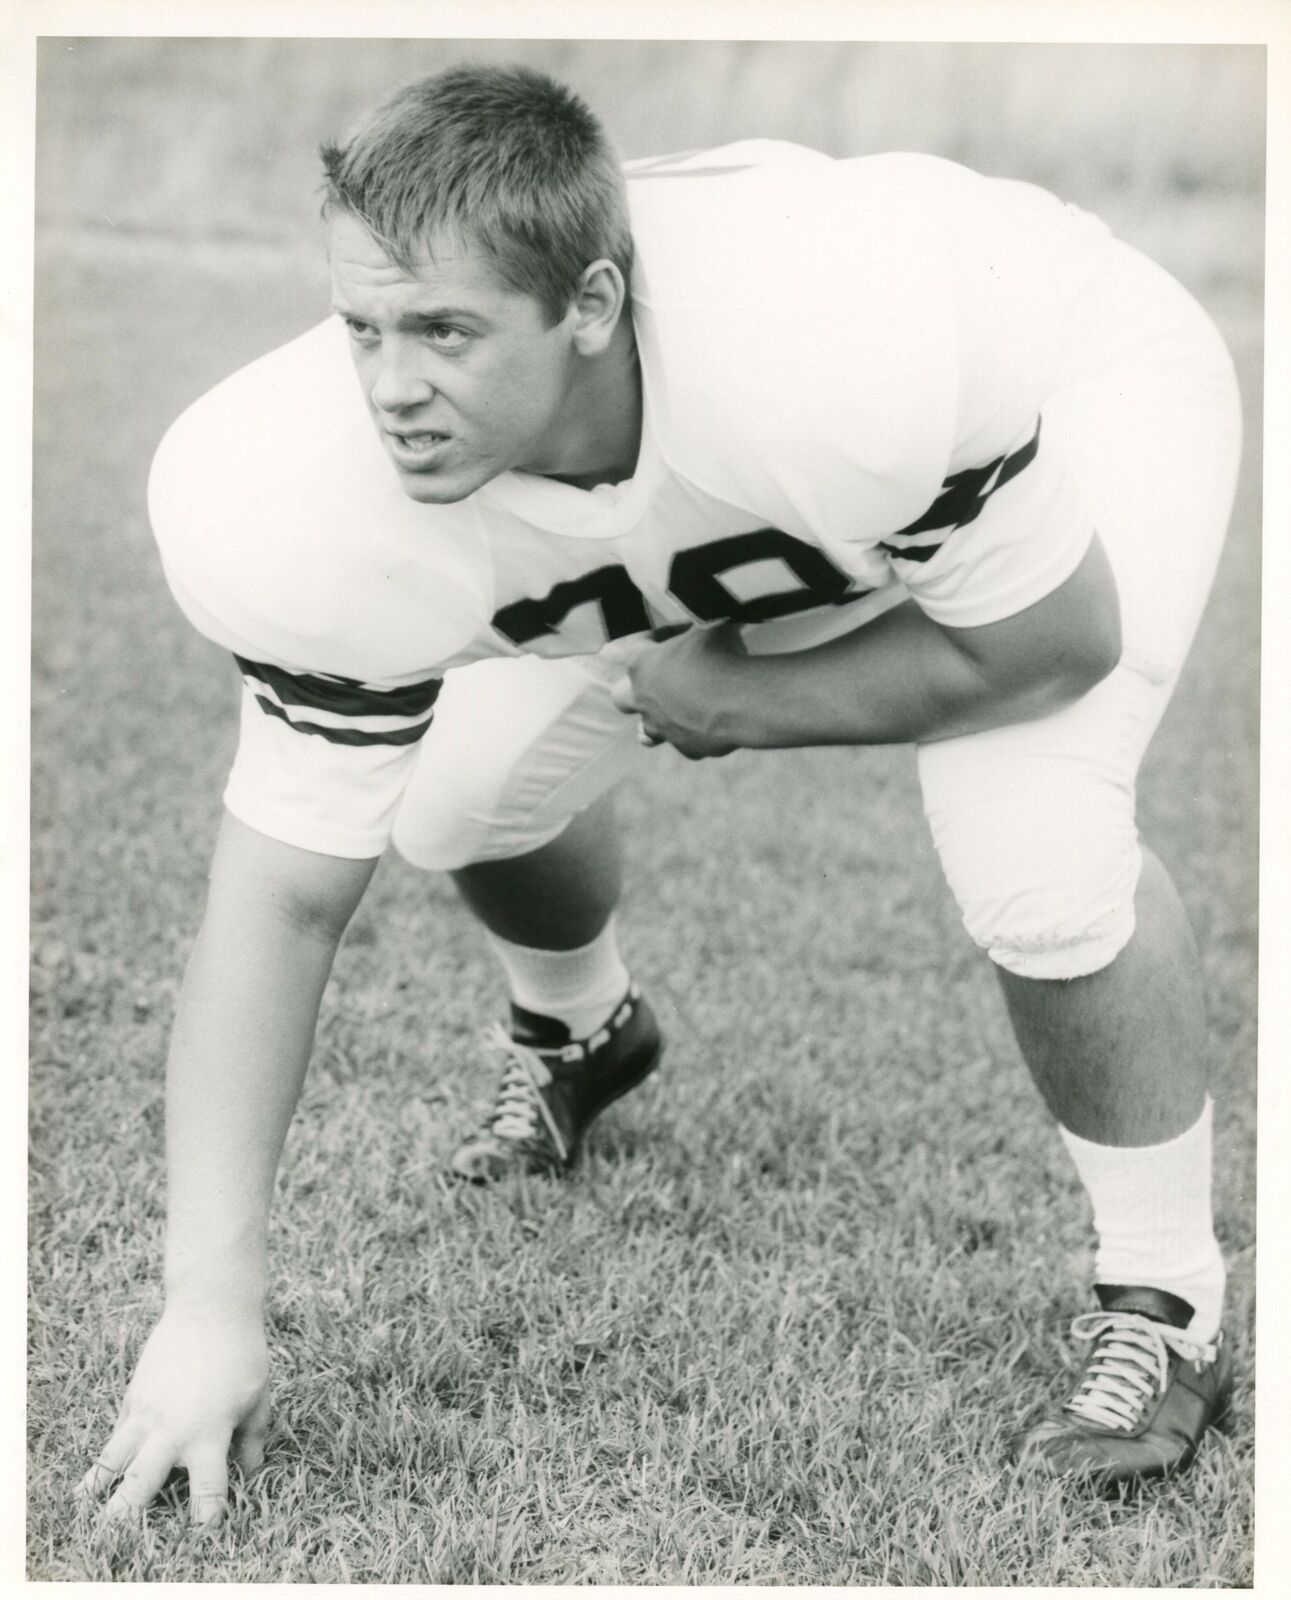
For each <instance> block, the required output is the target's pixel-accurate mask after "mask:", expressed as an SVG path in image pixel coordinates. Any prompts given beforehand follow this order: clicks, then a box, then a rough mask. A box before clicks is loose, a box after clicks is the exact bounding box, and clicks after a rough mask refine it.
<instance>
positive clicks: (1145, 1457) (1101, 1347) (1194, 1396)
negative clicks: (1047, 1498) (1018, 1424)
mask: <svg viewBox="0 0 1291 1600" xmlns="http://www.w3.org/2000/svg"><path fill="white" fill-rule="evenodd" d="M1094 1292H1095V1293H1096V1294H1097V1296H1098V1302H1099V1305H1100V1306H1101V1307H1102V1309H1101V1310H1099V1311H1089V1312H1086V1313H1085V1314H1084V1315H1082V1316H1079V1317H1077V1318H1076V1319H1075V1320H1074V1321H1073V1323H1072V1325H1071V1331H1072V1333H1073V1334H1074V1335H1075V1337H1076V1338H1077V1339H1084V1340H1088V1341H1090V1343H1091V1346H1092V1348H1091V1349H1090V1352H1089V1355H1088V1357H1087V1358H1086V1361H1085V1371H1084V1374H1083V1376H1082V1378H1081V1381H1080V1386H1079V1388H1077V1390H1076V1392H1075V1394H1074V1395H1072V1397H1071V1399H1070V1400H1068V1401H1067V1402H1066V1404H1065V1405H1064V1406H1063V1407H1062V1410H1061V1411H1060V1412H1059V1413H1058V1415H1057V1416H1054V1417H1050V1418H1047V1419H1046V1420H1045V1421H1044V1422H1041V1423H1039V1424H1038V1425H1037V1426H1036V1427H1034V1428H1032V1429H1031V1430H1030V1431H1029V1432H1028V1433H1026V1434H1024V1435H1023V1436H1022V1437H1021V1438H1020V1439H1018V1440H1016V1441H1015V1442H1014V1445H1013V1456H1014V1459H1015V1460H1016V1461H1017V1462H1018V1463H1019V1464H1020V1465H1022V1466H1043V1467H1047V1468H1048V1469H1049V1470H1050V1471H1052V1472H1055V1473H1059V1474H1062V1475H1069V1476H1073V1477H1074V1476H1079V1477H1084V1478H1087V1479H1090V1480H1092V1481H1093V1482H1094V1483H1095V1484H1096V1485H1097V1486H1098V1487H1099V1488H1115V1487H1116V1486H1117V1485H1119V1484H1136V1483H1139V1482H1141V1481H1143V1480H1144V1479H1147V1478H1157V1477H1162V1476H1164V1475H1165V1474H1166V1473H1170V1472H1179V1471H1182V1470H1183V1468H1184V1467H1186V1466H1187V1465H1188V1463H1189V1462H1190V1461H1191V1460H1192V1458H1193V1456H1194V1455H1196V1453H1197V1446H1198V1445H1199V1444H1200V1443H1201V1439H1202V1435H1203V1434H1204V1433H1205V1432H1206V1429H1207V1428H1209V1427H1210V1426H1211V1424H1212V1423H1214V1422H1216V1421H1218V1420H1219V1418H1220V1417H1222V1416H1223V1414H1224V1412H1225V1411H1226V1410H1227V1409H1228V1403H1229V1399H1230V1397H1231V1395H1232V1389H1233V1370H1232V1358H1231V1356H1230V1354H1229V1351H1228V1349H1227V1347H1226V1346H1225V1344H1224V1336H1223V1334H1222V1333H1220V1334H1218V1335H1216V1337H1215V1340H1214V1342H1213V1343H1211V1344H1205V1345H1203V1344H1198V1343H1197V1342H1196V1341H1195V1340H1193V1339H1190V1338H1188V1336H1187V1334H1186V1333H1184V1332H1183V1330H1184V1329H1185V1328H1186V1327H1187V1326H1188V1324H1189V1323H1190V1322H1191V1321H1192V1307H1191V1306H1190V1305H1189V1304H1188V1302H1187V1301H1186V1300H1183V1299H1181V1298H1180V1297H1179V1296H1178V1295H1174V1294H1167V1293H1166V1292H1165V1290H1163V1289H1147V1288H1131V1287H1126V1286H1123V1285H1119V1284H1103V1283H1100V1284H1095V1286H1094Z"/></svg>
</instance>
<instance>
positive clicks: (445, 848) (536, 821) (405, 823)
mask: <svg viewBox="0 0 1291 1600" xmlns="http://www.w3.org/2000/svg"><path fill="white" fill-rule="evenodd" d="M568 821H569V818H568V816H558V817H552V816H550V815H546V816H544V815H541V814H536V813H535V812H533V811H527V812H526V811H522V810H516V809H515V808H512V807H508V806H506V805H505V804H503V803H502V799H501V795H500V793H499V792H497V791H485V792H481V790H480V787H479V786H478V785H471V784H469V783H468V784H465V785H461V786H456V785H452V784H447V785H444V786H443V787H439V788H437V789H436V790H435V792H434V794H433V795H425V794H422V795H418V796H416V797H415V799H414V802H413V803H412V804H408V803H405V804H404V805H403V806H402V807H401V808H400V811H399V814H398V816H397V817H396V818H395V824H394V829H393V831H392V833H391V836H390V842H391V843H392V844H393V845H394V847H395V849H396V850H397V851H398V852H399V854H400V855H401V856H402V857H403V858H404V860H405V861H407V862H409V863H410V864H411V865H412V866H414V867H420V868H421V870H422V871H423V872H456V871H458V870H459V869H460V868H462V867H469V866H474V865H476V864H477V863H478V862H481V861H505V860H509V859H511V858H512V857H513V856H523V855H528V854H529V853H530V852H531V851H534V850H538V849H540V848H541V847H542V846H543V845H545V844H550V842H551V841H552V840H553V839H554V838H556V836H557V835H558V834H560V833H561V832H562V831H563V830H564V828H565V826H566V825H567V823H568Z"/></svg>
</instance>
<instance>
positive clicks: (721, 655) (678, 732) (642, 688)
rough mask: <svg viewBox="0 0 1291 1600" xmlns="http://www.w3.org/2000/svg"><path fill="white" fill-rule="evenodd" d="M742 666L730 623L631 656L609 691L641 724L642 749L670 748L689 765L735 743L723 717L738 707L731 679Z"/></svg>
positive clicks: (689, 632) (742, 652)
mask: <svg viewBox="0 0 1291 1600" xmlns="http://www.w3.org/2000/svg"><path fill="white" fill-rule="evenodd" d="M746 661H747V655H746V652H745V649H744V643H743V641H742V640H741V638H740V631H739V629H738V628H737V627H736V626H735V625H734V624H733V623H720V624H719V625H718V626H716V627H708V628H688V629H687V630H686V632H685V633H681V634H678V635H677V636H676V638H673V639H667V640H665V641H664V642H663V643H662V644H649V645H645V646H644V647H643V648H641V649H640V650H638V651H637V652H636V653H635V654H634V655H633V656H632V658H631V659H630V661H629V662H628V665H627V671H626V672H625V674H624V676H623V677H622V678H620V679H619V681H618V682H617V683H616V684H615V685H614V688H613V690H612V691H611V693H612V696H613V699H614V704H615V705H616V706H617V707H618V708H619V710H620V711H622V712H624V713H625V714H627V715H629V716H635V717H637V718H639V719H640V732H641V739H642V743H644V744H670V745H671V746H672V747H673V749H674V750H679V751H680V752H681V754H682V755H683V756H685V757H686V759H687V760H688V761H703V760H704V759H705V758H706V757H709V756H728V755H730V753H731V751H732V750H738V749H739V744H738V743H737V742H736V741H735V740H733V739H731V738H730V737H729V736H728V733H727V732H726V731H725V730H724V727H723V724H724V723H726V722H728V721H729V718H728V717H727V716H726V715H725V713H726V712H727V711H728V710H729V709H730V708H732V707H733V706H734V705H735V704H738V701H737V700H736V699H735V698H734V697H733V696H732V694H731V689H732V680H733V677H734V675H737V674H739V673H740V671H741V669H742V667H743V665H744V663H745V662H746Z"/></svg>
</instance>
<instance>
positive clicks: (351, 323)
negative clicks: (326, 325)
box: [341, 317, 377, 344]
mask: <svg viewBox="0 0 1291 1600" xmlns="http://www.w3.org/2000/svg"><path fill="white" fill-rule="evenodd" d="M341 321H342V322H343V323H344V324H345V326H346V328H347V329H348V330H349V335H350V338H351V339H353V340H354V341H355V343H356V344H372V343H373V342H374V341H375V340H376V337H377V330H376V329H375V328H374V327H373V326H372V324H371V323H370V322H360V321H359V319H358V318H357V317H342V318H341Z"/></svg>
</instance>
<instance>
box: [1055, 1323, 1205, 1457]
mask: <svg viewBox="0 0 1291 1600" xmlns="http://www.w3.org/2000/svg"><path fill="white" fill-rule="evenodd" d="M1071 1331H1072V1334H1073V1336H1074V1337H1075V1338H1077V1339H1085V1340H1096V1339H1103V1343H1102V1344H1101V1345H1099V1347H1098V1348H1097V1349H1096V1350H1095V1351H1094V1352H1093V1353H1092V1355H1091V1357H1090V1362H1089V1367H1088V1369H1087V1370H1086V1372H1085V1376H1084V1379H1083V1380H1082V1382H1081V1385H1080V1388H1079V1389H1078V1390H1077V1391H1076V1393H1075V1394H1074V1395H1073V1396H1072V1397H1071V1399H1070V1400H1068V1401H1067V1403H1066V1405H1065V1406H1064V1407H1063V1409H1064V1410H1065V1411H1070V1412H1071V1413H1072V1414H1073V1415H1075V1416H1078V1417H1083V1418H1084V1419H1085V1421H1086V1422H1094V1423H1098V1424H1099V1425H1100V1426H1102V1427H1105V1428H1117V1429H1122V1430H1125V1431H1127V1432H1128V1431H1129V1430H1130V1429H1131V1428H1134V1427H1136V1426H1137V1425H1138V1422H1139V1419H1140V1417H1142V1415H1143V1411H1144V1408H1145V1407H1146V1406H1147V1405H1148V1404H1149V1402H1150V1401H1152V1400H1154V1399H1155V1398H1156V1396H1157V1395H1159V1394H1160V1393H1161V1391H1162V1390H1163V1389H1164V1388H1165V1386H1166V1383H1167V1381H1168V1379H1169V1376H1170V1352H1171V1351H1172V1350H1173V1351H1174V1353H1175V1354H1176V1355H1177V1356H1181V1357H1182V1358H1183V1359H1184V1360H1185V1361H1197V1362H1201V1361H1213V1360H1214V1359H1215V1355H1216V1353H1217V1348H1218V1347H1217V1346H1216V1345H1213V1344H1211V1345H1202V1344H1197V1343H1196V1341H1195V1340H1192V1339H1189V1338H1188V1337H1187V1336H1186V1335H1185V1334H1183V1333H1181V1332H1180V1331H1179V1329H1178V1328H1171V1327H1169V1326H1168V1325H1167V1324H1166V1323H1163V1322H1154V1321H1153V1320H1152V1318H1151V1317H1142V1316H1139V1315H1137V1313H1134V1312H1129V1311H1087V1312H1085V1313H1084V1314H1083V1315H1082V1316H1079V1317H1077V1318H1076V1319H1075V1321H1074V1322H1073V1323H1072V1325H1071ZM1104 1336H1106V1337H1104Z"/></svg>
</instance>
